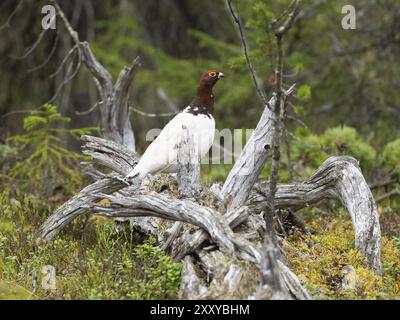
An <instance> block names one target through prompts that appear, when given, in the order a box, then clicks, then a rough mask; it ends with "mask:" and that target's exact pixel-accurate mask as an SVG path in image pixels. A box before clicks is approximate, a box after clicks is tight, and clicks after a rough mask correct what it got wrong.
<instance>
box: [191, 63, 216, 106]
mask: <svg viewBox="0 0 400 320" xmlns="http://www.w3.org/2000/svg"><path fill="white" fill-rule="evenodd" d="M223 77H224V74H223V73H222V72H219V71H217V70H208V71H206V72H205V73H204V74H203V75H202V76H201V78H200V82H199V85H198V87H197V93H196V97H195V98H194V99H193V101H192V102H191V104H190V107H191V108H192V109H194V108H198V109H199V110H205V112H206V113H212V111H213V106H214V95H213V92H212V88H213V87H214V85H215V84H216V83H217V81H218V80H219V79H221V78H223Z"/></svg>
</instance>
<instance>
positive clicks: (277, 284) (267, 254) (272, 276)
mask: <svg viewBox="0 0 400 320" xmlns="http://www.w3.org/2000/svg"><path fill="white" fill-rule="evenodd" d="M262 249H263V252H262V259H261V265H260V270H261V274H262V279H263V281H262V283H263V285H264V286H267V287H268V288H269V290H271V292H273V293H274V294H279V295H280V296H282V297H284V296H285V295H288V292H287V291H286V290H285V289H284V285H283V279H282V276H281V272H280V271H281V270H280V267H279V265H278V257H279V255H278V249H277V247H276V246H275V244H274V243H273V242H272V240H271V238H270V237H268V236H265V239H264V244H263V248H262Z"/></svg>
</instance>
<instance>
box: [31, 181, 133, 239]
mask: <svg viewBox="0 0 400 320" xmlns="http://www.w3.org/2000/svg"><path fill="white" fill-rule="evenodd" d="M124 186H126V184H125V182H124V181H123V180H122V179H120V178H117V177H110V178H104V179H101V180H98V181H96V182H95V183H92V184H91V185H89V186H87V187H86V188H84V189H82V190H81V192H79V194H77V195H76V196H74V197H73V198H72V199H70V200H69V201H67V202H66V203H64V204H63V205H62V206H61V207H59V208H58V209H57V210H56V211H55V212H54V213H53V214H52V215H51V216H50V217H49V218H48V219H47V220H46V221H45V222H44V223H43V225H42V226H41V227H40V229H39V231H38V240H51V239H52V238H53V237H54V236H55V235H56V234H57V233H58V231H59V230H61V229H62V228H63V227H65V226H66V225H67V224H68V223H70V222H71V221H72V220H73V219H75V218H76V217H78V216H80V215H83V214H87V213H89V212H90V211H91V208H90V206H91V205H92V204H93V203H94V202H96V201H100V200H101V199H103V196H102V194H107V193H113V192H115V191H118V190H119V189H121V188H123V187H124Z"/></svg>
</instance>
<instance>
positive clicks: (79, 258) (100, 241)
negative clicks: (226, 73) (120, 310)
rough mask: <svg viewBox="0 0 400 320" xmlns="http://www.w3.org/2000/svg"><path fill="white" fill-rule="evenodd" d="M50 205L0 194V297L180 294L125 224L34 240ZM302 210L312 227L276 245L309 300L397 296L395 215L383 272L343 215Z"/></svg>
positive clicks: (167, 262) (176, 271)
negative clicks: (51, 274)
mask: <svg viewBox="0 0 400 320" xmlns="http://www.w3.org/2000/svg"><path fill="white" fill-rule="evenodd" d="M55 206H56V204H52V205H51V204H50V205H49V204H48V203H44V202H43V201H42V200H40V199H39V198H36V197H34V196H31V195H27V194H18V193H17V194H11V193H10V192H8V191H3V192H2V193H1V194H0V279H1V280H0V299H174V298H179V296H178V292H179V284H180V270H181V264H180V263H177V262H174V261H173V260H172V259H171V258H170V257H169V256H167V255H165V254H164V253H163V252H162V251H161V250H160V249H159V248H158V247H157V246H156V245H157V244H156V243H155V240H154V239H152V238H147V237H146V236H144V235H143V234H141V233H140V232H138V231H137V230H135V229H131V228H129V227H126V226H125V225H116V224H115V223H114V222H113V221H110V220H107V219H104V218H98V217H92V218H81V219H77V220H76V221H75V222H74V223H72V224H71V225H70V226H69V227H67V228H66V229H65V230H64V231H63V232H62V233H61V235H60V236H59V237H57V239H56V240H54V241H52V242H48V243H42V244H40V245H37V244H36V243H35V232H36V230H37V229H38V227H39V225H40V224H41V223H42V222H43V221H44V219H45V218H46V217H47V216H49V215H50V214H51V211H52V209H53V208H54V207H55ZM304 216H305V219H306V223H307V226H309V227H311V228H313V229H314V230H315V233H314V234H305V233H302V232H300V231H298V230H296V229H293V230H292V231H291V232H290V233H289V235H288V236H287V237H286V238H285V239H284V240H283V241H282V248H283V249H284V251H285V252H286V254H287V259H288V263H289V266H290V267H291V268H292V270H293V271H294V272H295V273H296V274H297V275H298V276H299V278H300V279H301V281H302V282H303V283H304V285H305V287H306V288H307V289H308V290H309V292H310V293H311V295H312V297H313V298H314V299H400V238H399V237H398V236H399V234H398V230H397V229H396V226H398V222H399V221H398V215H396V214H395V215H392V216H390V215H389V214H387V215H383V216H382V215H381V223H382V227H383V232H384V234H385V236H384V237H383V239H382V262H383V268H384V274H383V277H378V276H376V275H375V274H374V273H373V272H372V271H370V270H368V269H367V268H365V266H364V260H363V257H362V255H361V254H360V253H358V252H357V251H356V250H355V249H354V234H353V228H352V225H351V221H350V219H349V218H346V217H344V215H343V214H338V215H325V216H318V217H317V216H316V215H315V214H312V211H310V212H305V213H304ZM396 219H397V220H396ZM385 228H386V229H385ZM397 228H398V227H397ZM46 265H50V266H53V267H54V268H55V271H56V277H55V280H56V282H55V288H54V289H46V281H45V277H46V274H45V273H43V272H44V269H43V267H44V266H46Z"/></svg>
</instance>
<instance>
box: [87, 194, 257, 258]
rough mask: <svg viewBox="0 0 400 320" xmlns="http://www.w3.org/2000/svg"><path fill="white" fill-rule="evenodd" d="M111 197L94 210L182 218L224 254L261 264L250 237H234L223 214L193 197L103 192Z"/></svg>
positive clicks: (105, 214)
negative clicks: (202, 204)
mask: <svg viewBox="0 0 400 320" xmlns="http://www.w3.org/2000/svg"><path fill="white" fill-rule="evenodd" d="M103 198H106V199H108V200H109V202H110V205H108V206H100V205H94V206H93V213H95V214H98V215H104V216H107V217H112V218H116V217H140V216H153V217H159V218H165V219H169V220H175V221H183V222H187V223H190V224H193V225H195V226H198V227H201V228H203V229H204V230H206V231H207V233H208V234H209V236H210V237H211V239H212V240H213V241H214V242H215V243H216V244H217V245H218V247H219V249H220V250H221V251H223V252H225V253H228V254H232V255H236V256H237V257H239V258H241V259H245V260H248V261H251V262H253V263H256V264H259V263H260V253H259V252H258V250H257V249H256V248H255V247H254V246H253V245H252V244H251V243H250V242H249V241H247V240H245V239H242V238H240V237H239V236H235V235H234V233H233V231H232V229H231V228H230V227H229V225H228V224H227V223H226V222H225V221H224V220H223V219H222V216H221V215H220V214H219V213H218V212H216V211H214V210H212V209H210V208H207V207H204V206H200V205H198V204H197V203H195V202H193V201H190V200H179V199H175V198H171V197H167V196H164V195H162V194H158V193H155V192H151V193H147V194H144V195H135V197H132V198H128V197H122V196H109V195H106V194H105V195H103Z"/></svg>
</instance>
